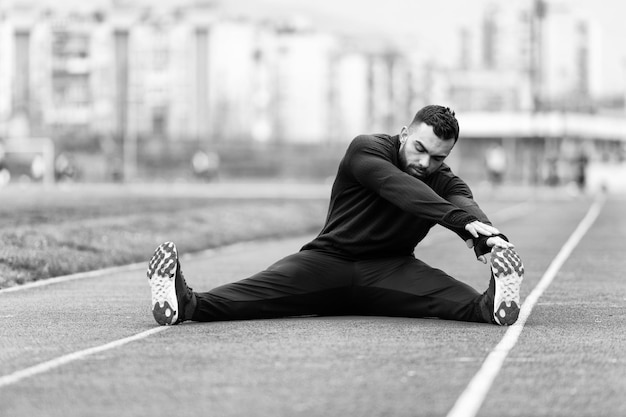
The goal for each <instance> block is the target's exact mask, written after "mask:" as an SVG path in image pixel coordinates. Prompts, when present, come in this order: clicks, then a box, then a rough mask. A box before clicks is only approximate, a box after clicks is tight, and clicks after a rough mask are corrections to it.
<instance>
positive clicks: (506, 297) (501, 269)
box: [485, 247, 524, 326]
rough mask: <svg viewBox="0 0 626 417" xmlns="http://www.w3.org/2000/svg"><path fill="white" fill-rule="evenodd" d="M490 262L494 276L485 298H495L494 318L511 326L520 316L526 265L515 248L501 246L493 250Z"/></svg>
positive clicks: (497, 321)
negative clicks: (521, 290)
mask: <svg viewBox="0 0 626 417" xmlns="http://www.w3.org/2000/svg"><path fill="white" fill-rule="evenodd" d="M490 263H491V272H492V276H491V281H490V282H489V289H488V290H487V293H486V297H485V299H486V300H487V301H489V302H490V301H491V299H492V300H493V308H492V312H493V320H494V321H495V322H496V323H497V324H499V325H501V326H510V325H511V324H513V323H515V322H516V321H517V317H518V316H519V310H520V286H521V284H522V280H523V279H524V265H523V264H522V260H521V259H520V257H519V255H518V254H517V252H515V250H513V249H511V248H508V249H503V248H499V247H494V248H493V249H492V250H491V261H490Z"/></svg>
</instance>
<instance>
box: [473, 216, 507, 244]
mask: <svg viewBox="0 0 626 417" xmlns="http://www.w3.org/2000/svg"><path fill="white" fill-rule="evenodd" d="M465 230H467V231H468V232H470V234H471V235H472V236H474V237H478V235H479V234H480V235H485V236H492V235H499V234H500V231H499V230H498V229H496V228H495V227H493V226H491V225H488V224H486V223H483V222H479V221H478V220H475V221H473V222H471V223H468V224H466V225H465ZM470 248H471V246H470Z"/></svg>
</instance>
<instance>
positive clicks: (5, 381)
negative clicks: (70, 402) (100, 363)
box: [0, 326, 169, 388]
mask: <svg viewBox="0 0 626 417" xmlns="http://www.w3.org/2000/svg"><path fill="white" fill-rule="evenodd" d="M168 327H169V326H160V327H155V328H152V329H150V330H146V331H143V332H141V333H137V334H135V335H133V336H129V337H125V338H124V339H118V340H114V341H113V342H110V343H107V344H104V345H100V346H95V347H92V348H89V349H84V350H79V351H78V352H73V353H70V354H68V355H64V356H60V357H58V358H55V359H52V360H49V361H47V362H42V363H40V364H37V365H34V366H31V367H29V368H24V369H21V370H19V371H16V372H13V373H12V374H8V375H4V376H2V377H0V388H2V387H5V386H7V385H11V384H15V383H16V382H19V381H21V380H22V379H25V378H30V377H31V376H34V375H37V374H41V373H44V372H48V371H49V370H51V369H54V368H58V367H59V366H62V365H65V364H67V363H70V362H74V361H76V360H79V359H83V358H84V357H86V356H89V355H93V354H94V353H99V352H104V351H105V350H110V349H115V348H117V347H120V346H122V345H125V344H127V343H130V342H134V341H136V340H140V339H145V338H146V337H148V336H151V335H153V334H155V333H159V332H162V331H163V330H165V329H167V328H168Z"/></svg>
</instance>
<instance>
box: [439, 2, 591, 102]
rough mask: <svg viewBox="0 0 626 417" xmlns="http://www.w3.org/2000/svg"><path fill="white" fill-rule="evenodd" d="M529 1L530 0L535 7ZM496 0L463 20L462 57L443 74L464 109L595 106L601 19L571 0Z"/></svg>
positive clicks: (451, 95)
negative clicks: (473, 25)
mask: <svg viewBox="0 0 626 417" xmlns="http://www.w3.org/2000/svg"><path fill="white" fill-rule="evenodd" d="M529 5H531V6H532V7H529ZM512 6H515V7H509V5H507V7H503V6H500V5H499V4H496V3H495V2H494V3H493V5H491V6H490V7H488V8H487V9H486V11H485V14H484V17H483V21H482V24H481V25H480V26H479V27H478V30H477V31H471V30H469V29H467V28H461V29H460V31H459V36H460V43H459V44H460V51H459V54H458V56H459V62H458V64H457V66H456V68H452V69H451V70H450V72H448V73H446V74H445V75H442V77H444V78H445V79H446V83H447V84H448V86H447V90H448V93H449V100H450V102H451V103H454V106H455V107H456V108H458V109H459V110H468V111H529V110H550V109H563V110H564V109H569V110H583V111H585V110H589V108H590V107H591V104H592V103H593V102H594V99H597V98H598V97H599V95H600V91H601V87H602V86H601V75H600V67H599V66H600V65H601V64H600V62H601V59H600V58H601V53H602V49H601V48H602V42H601V38H600V35H599V31H598V30H597V27H596V26H595V24H594V23H593V22H592V21H590V20H589V19H588V18H586V17H584V16H580V15H578V14H577V13H576V12H575V10H574V9H571V8H569V6H567V5H555V4H553V3H550V4H548V3H547V2H545V1H541V0H539V1H535V2H530V3H528V2H527V3H526V4H524V5H523V7H520V5H519V4H517V3H515V4H513V5H512Z"/></svg>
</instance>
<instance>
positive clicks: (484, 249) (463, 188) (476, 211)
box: [446, 175, 514, 263]
mask: <svg viewBox="0 0 626 417" xmlns="http://www.w3.org/2000/svg"><path fill="white" fill-rule="evenodd" d="M446 188H447V190H446V191H447V192H446V199H447V200H448V201H450V202H451V203H452V204H454V205H456V206H457V207H459V208H461V209H463V210H465V211H467V212H468V213H470V214H473V215H474V216H476V218H478V220H479V221H480V222H482V223H484V224H488V225H492V223H491V221H490V220H489V218H488V217H487V215H486V214H485V213H484V212H483V211H482V209H481V208H480V207H479V206H478V203H476V201H475V200H474V196H473V194H472V191H471V190H470V188H469V186H468V185H467V184H466V183H465V181H463V180H462V179H460V178H459V177H457V176H455V175H453V176H452V177H451V179H450V182H449V183H448V185H447V187H446ZM472 235H473V236H472V238H471V239H465V242H466V244H467V246H468V247H469V248H474V253H475V254H476V258H477V259H478V260H479V261H481V262H482V263H487V259H486V258H485V255H486V254H487V253H489V252H490V251H491V248H492V247H494V246H498V247H501V248H512V247H514V245H513V244H512V243H510V242H509V239H508V238H507V237H506V236H505V235H503V234H502V233H500V231H498V230H497V229H495V231H494V232H493V235H494V236H488V235H486V234H480V235H478V234H472ZM461 238H463V236H461Z"/></svg>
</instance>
